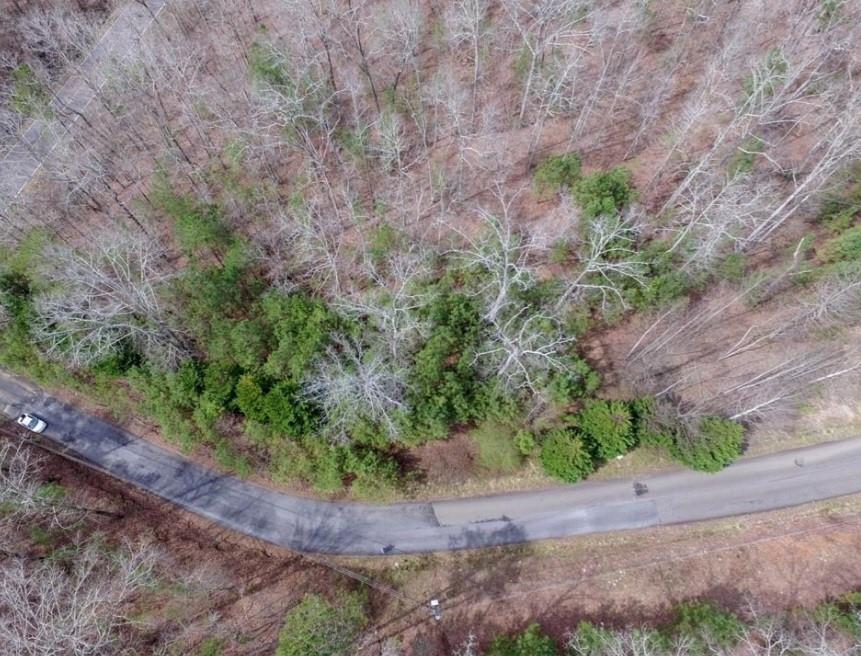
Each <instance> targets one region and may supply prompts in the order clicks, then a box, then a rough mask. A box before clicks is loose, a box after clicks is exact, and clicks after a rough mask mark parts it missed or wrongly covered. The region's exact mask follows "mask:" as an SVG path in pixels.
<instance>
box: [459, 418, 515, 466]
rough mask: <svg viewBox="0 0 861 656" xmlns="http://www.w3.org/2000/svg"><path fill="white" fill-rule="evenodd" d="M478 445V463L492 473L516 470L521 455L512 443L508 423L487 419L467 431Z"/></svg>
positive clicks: (511, 430)
mask: <svg viewBox="0 0 861 656" xmlns="http://www.w3.org/2000/svg"><path fill="white" fill-rule="evenodd" d="M469 436H470V438H472V440H473V441H474V442H475V444H476V446H477V447H478V464H479V465H481V467H483V468H484V469H486V470H487V471H489V472H493V473H499V474H502V473H509V472H513V471H516V470H517V469H518V468H519V467H520V465H521V462H522V456H521V454H520V451H519V450H518V448H517V445H516V444H515V443H514V430H513V429H512V428H511V426H509V425H508V424H504V423H502V422H499V421H494V420H488V421H485V422H483V423H482V424H481V425H479V426H478V427H477V428H474V429H473V430H471V431H470V433H469Z"/></svg>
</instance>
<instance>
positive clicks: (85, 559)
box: [0, 543, 156, 656]
mask: <svg viewBox="0 0 861 656" xmlns="http://www.w3.org/2000/svg"><path fill="white" fill-rule="evenodd" d="M155 562H156V553H155V552H154V551H153V550H152V549H150V548H148V547H130V546H127V547H126V548H125V549H123V550H122V551H121V552H120V553H119V554H117V556H116V557H114V558H110V557H106V556H105V554H104V553H103V551H102V549H101V548H100V547H99V546H98V545H97V544H94V543H91V544H87V545H84V546H81V547H79V548H78V550H77V552H76V553H75V554H74V556H73V558H72V559H71V564H70V566H69V568H68V569H67V568H65V567H64V566H63V565H62V564H60V563H57V562H54V561H51V560H45V561H42V562H39V563H35V564H34V563H32V562H28V561H26V560H24V559H20V558H11V559H6V560H5V561H3V562H2V563H0V574H2V575H0V647H2V650H3V652H4V653H7V654H16V655H20V656H31V655H32V656H61V655H65V654H75V655H78V654H80V655H81V656H83V655H84V654H100V653H107V652H108V651H109V650H113V648H114V647H115V646H116V645H117V642H118V635H117V630H118V629H119V628H120V627H121V626H123V625H124V624H126V623H127V622H128V618H127V617H126V616H125V614H124V613H123V603H124V602H126V601H127V600H129V599H130V598H131V596H132V595H133V594H134V593H135V592H136V591H137V590H139V589H140V588H141V587H142V586H144V585H146V584H147V583H148V582H149V581H150V580H151V576H152V573H153V570H154V567H155Z"/></svg>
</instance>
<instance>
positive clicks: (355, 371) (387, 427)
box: [304, 335, 406, 442]
mask: <svg viewBox="0 0 861 656" xmlns="http://www.w3.org/2000/svg"><path fill="white" fill-rule="evenodd" d="M332 342H333V346H330V347H329V348H328V349H327V351H326V354H325V355H324V356H323V357H322V358H321V359H320V360H319V361H318V362H317V364H316V366H315V367H314V369H313V371H312V372H311V373H310V374H309V375H308V376H307V377H306V380H305V383H304V389H305V394H306V395H307V396H308V398H310V399H312V400H314V401H316V402H317V403H319V404H320V406H321V407H322V408H323V411H324V412H325V413H326V420H327V421H326V430H327V431H329V432H330V433H331V436H332V437H334V438H335V439H337V440H338V441H341V442H343V441H346V440H347V439H348V437H349V431H350V429H351V428H354V427H355V426H356V425H357V423H358V422H359V421H361V420H366V421H370V422H372V423H373V424H375V425H377V426H379V427H380V428H381V429H383V430H384V431H385V432H386V433H387V434H388V435H389V436H390V437H391V438H395V437H397V435H398V434H399V432H400V423H399V415H400V414H401V413H402V412H403V411H404V410H405V407H406V406H405V402H404V394H405V390H406V372H405V371H404V370H399V369H397V368H393V362H392V361H391V360H390V359H389V358H388V357H387V356H386V353H385V352H383V351H381V350H377V349H375V350H372V351H367V350H366V349H365V345H364V344H363V343H362V342H361V341H359V340H356V339H352V338H349V337H347V336H345V335H338V336H335V337H333V338H332ZM395 366H396V365H395Z"/></svg>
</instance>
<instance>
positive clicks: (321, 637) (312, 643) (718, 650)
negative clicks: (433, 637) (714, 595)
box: [277, 593, 861, 656]
mask: <svg viewBox="0 0 861 656" xmlns="http://www.w3.org/2000/svg"><path fill="white" fill-rule="evenodd" d="M859 611H861V597H859V594H857V593H848V594H846V595H844V596H842V597H840V598H839V599H835V600H834V601H830V602H826V603H823V604H821V605H820V606H818V607H816V608H815V609H813V610H805V609H793V610H791V611H788V612H785V613H780V614H768V613H758V612H756V611H754V610H751V612H750V613H749V614H748V615H747V616H745V617H742V616H739V615H736V614H735V613H732V612H729V611H726V610H723V609H721V608H720V607H718V606H716V605H714V604H711V603H709V602H698V601H693V602H686V603H683V604H680V605H678V606H677V607H676V608H674V609H673V610H672V612H671V613H670V615H671V616H672V619H670V620H669V621H668V622H666V623H665V624H663V625H659V626H640V627H627V628H622V629H617V628H611V627H604V626H600V625H596V624H593V623H591V622H588V621H581V622H580V623H578V624H576V625H575V626H572V628H571V630H570V631H568V632H567V638H566V639H565V640H563V641H557V640H555V639H554V638H552V637H551V636H549V635H547V634H545V633H544V632H543V631H542V630H541V627H540V626H539V625H538V624H530V625H529V626H528V627H526V628H525V629H524V630H523V631H521V632H519V633H515V634H503V635H498V636H496V637H489V636H483V637H482V638H479V637H478V636H476V635H475V634H473V633H470V634H469V637H468V638H467V639H466V640H465V641H463V643H462V644H460V645H459V646H458V647H456V648H455V649H454V651H451V652H449V654H450V656H623V655H624V656H627V655H631V656H702V655H706V654H713V655H715V656H730V655H731V654H739V653H742V654H750V655H751V656H767V655H768V654H773V653H774V650H775V649H779V650H782V653H791V654H797V655H798V656H814V655H820V654H845V655H847V656H849V655H851V654H857V653H858V652H859V650H861V621H859V617H858V614H859ZM364 621H366V620H365V619H364V618H363V615H362V612H361V606H360V605H358V606H357V601H356V599H355V598H347V599H342V600H340V601H337V602H335V604H333V605H332V604H329V603H327V602H325V601H323V600H321V599H320V598H319V597H316V596H308V597H306V598H305V599H304V601H302V602H301V603H300V604H298V605H297V606H296V607H295V608H294V609H293V610H291V611H290V612H289V613H288V614H287V617H286V618H285V621H284V625H283V628H282V630H281V637H280V646H279V649H278V651H277V654H278V656H289V655H292V654H297V655H298V654H303V656H347V655H348V654H351V653H353V652H352V650H354V649H355V648H356V647H357V646H358V645H359V644H360V641H359V639H358V637H357V631H358V629H359V627H360V626H361V624H362V622H364ZM382 649H383V652H382V653H383V654H385V656H400V655H401V654H403V653H406V652H404V651H403V650H402V648H401V645H400V644H399V641H398V640H397V639H396V638H395V639H391V640H389V641H387V642H385V643H384V644H383V646H382Z"/></svg>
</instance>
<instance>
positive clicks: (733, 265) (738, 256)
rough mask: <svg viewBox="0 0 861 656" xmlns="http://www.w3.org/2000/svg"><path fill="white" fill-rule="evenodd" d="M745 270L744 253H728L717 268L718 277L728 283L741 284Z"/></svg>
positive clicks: (745, 259)
mask: <svg viewBox="0 0 861 656" xmlns="http://www.w3.org/2000/svg"><path fill="white" fill-rule="evenodd" d="M746 268H747V258H746V257H745V255H744V253H730V254H729V255H727V256H726V257H725V258H724V259H723V261H722V262H721V263H720V265H719V266H718V275H720V277H721V278H723V279H724V280H729V281H730V282H741V280H742V279H743V278H744V272H745V269H746Z"/></svg>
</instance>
